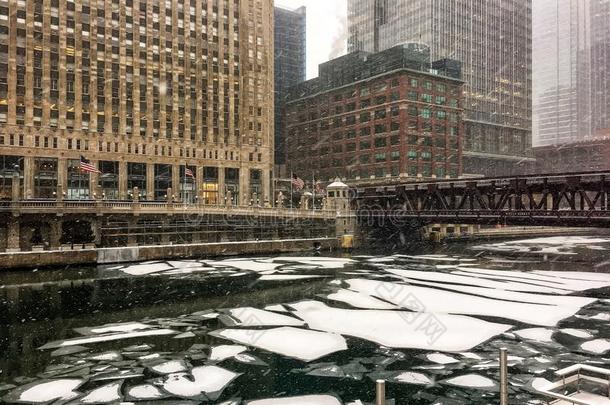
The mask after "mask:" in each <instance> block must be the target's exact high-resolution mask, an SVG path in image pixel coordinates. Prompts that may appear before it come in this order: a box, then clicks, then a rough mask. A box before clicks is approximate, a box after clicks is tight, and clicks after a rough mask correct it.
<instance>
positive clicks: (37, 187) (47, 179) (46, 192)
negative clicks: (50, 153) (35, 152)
mask: <svg viewBox="0 0 610 405" xmlns="http://www.w3.org/2000/svg"><path fill="white" fill-rule="evenodd" d="M56 193H57V159H54V158H35V159H34V189H33V190H32V197H33V198H55V197H56V196H57V194H56Z"/></svg>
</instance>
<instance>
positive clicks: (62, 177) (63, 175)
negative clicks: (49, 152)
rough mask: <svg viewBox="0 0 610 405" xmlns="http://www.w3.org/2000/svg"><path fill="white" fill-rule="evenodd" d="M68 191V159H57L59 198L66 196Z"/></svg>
mask: <svg viewBox="0 0 610 405" xmlns="http://www.w3.org/2000/svg"><path fill="white" fill-rule="evenodd" d="M67 191H68V159H65V158H59V159H57V196H58V197H57V198H62V199H63V197H65V196H64V194H63V193H66V192H67Z"/></svg>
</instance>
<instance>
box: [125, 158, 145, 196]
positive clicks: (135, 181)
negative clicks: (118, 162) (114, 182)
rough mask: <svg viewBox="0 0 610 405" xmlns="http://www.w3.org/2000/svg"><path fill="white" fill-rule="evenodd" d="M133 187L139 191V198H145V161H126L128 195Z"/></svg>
mask: <svg viewBox="0 0 610 405" xmlns="http://www.w3.org/2000/svg"><path fill="white" fill-rule="evenodd" d="M134 187H137V188H138V190H139V191H140V198H141V199H144V198H146V163H127V191H128V193H129V195H130V196H131V193H132V192H133V189H134ZM131 198H133V197H131Z"/></svg>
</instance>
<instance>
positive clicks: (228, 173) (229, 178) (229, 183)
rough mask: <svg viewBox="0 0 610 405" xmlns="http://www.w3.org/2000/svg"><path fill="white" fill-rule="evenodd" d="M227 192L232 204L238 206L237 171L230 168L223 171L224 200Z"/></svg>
mask: <svg viewBox="0 0 610 405" xmlns="http://www.w3.org/2000/svg"><path fill="white" fill-rule="evenodd" d="M229 191H230V192H231V199H232V204H233V205H239V169H234V168H230V167H228V168H226V169H225V198H227V196H228V194H227V193H228V192H229ZM228 202H229V201H227V203H228Z"/></svg>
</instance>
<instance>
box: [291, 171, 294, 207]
mask: <svg viewBox="0 0 610 405" xmlns="http://www.w3.org/2000/svg"><path fill="white" fill-rule="evenodd" d="M293 179H294V173H293V172H292V170H291V171H290V209H292V208H293V207H292V204H293V202H292V201H293V199H292V198H293V197H292V189H293V188H294V184H293V183H292V181H293Z"/></svg>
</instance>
